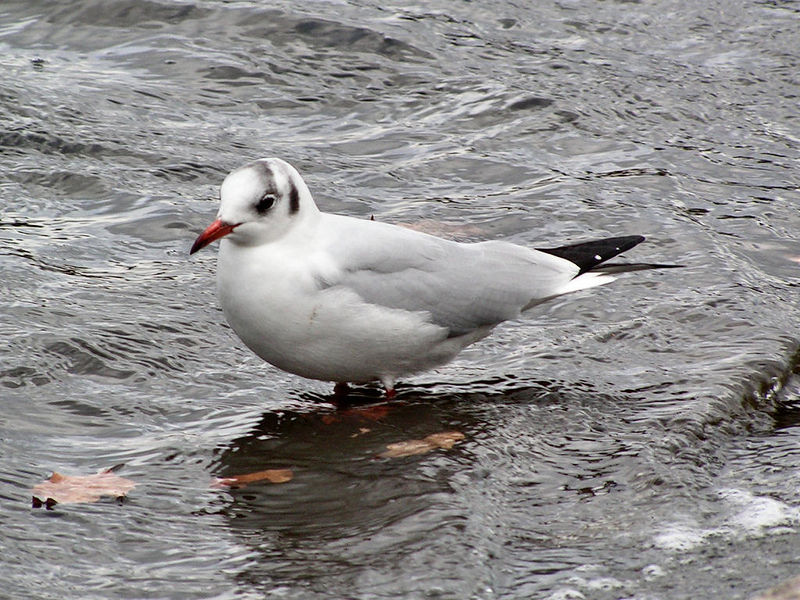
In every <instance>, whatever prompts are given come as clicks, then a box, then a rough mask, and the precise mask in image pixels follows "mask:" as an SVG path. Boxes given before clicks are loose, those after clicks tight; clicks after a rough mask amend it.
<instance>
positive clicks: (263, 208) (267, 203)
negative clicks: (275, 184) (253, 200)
mask: <svg viewBox="0 0 800 600" xmlns="http://www.w3.org/2000/svg"><path fill="white" fill-rule="evenodd" d="M273 204H275V196H274V195H273V194H264V196H263V197H262V198H261V200H259V201H258V204H256V212H258V214H260V215H263V214H264V213H265V212H267V211H268V210H269V209H270V208H272V205H273Z"/></svg>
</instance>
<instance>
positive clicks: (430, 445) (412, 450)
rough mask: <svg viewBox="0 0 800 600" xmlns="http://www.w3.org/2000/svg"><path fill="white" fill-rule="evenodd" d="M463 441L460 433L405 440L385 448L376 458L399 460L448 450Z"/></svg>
mask: <svg viewBox="0 0 800 600" xmlns="http://www.w3.org/2000/svg"><path fill="white" fill-rule="evenodd" d="M463 439H464V434H463V433H461V432H460V431H442V432H441V433H432V434H431V435H428V436H425V437H424V438H422V439H421V440H405V441H402V442H396V443H394V444H389V445H387V446H386V450H385V451H384V452H381V453H380V454H379V455H378V456H380V457H381V458H400V457H403V456H414V455H417V454H425V453H427V452H430V451H432V450H437V449H443V450H450V448H452V447H453V446H454V445H455V444H456V443H457V442H460V441H461V440H463Z"/></svg>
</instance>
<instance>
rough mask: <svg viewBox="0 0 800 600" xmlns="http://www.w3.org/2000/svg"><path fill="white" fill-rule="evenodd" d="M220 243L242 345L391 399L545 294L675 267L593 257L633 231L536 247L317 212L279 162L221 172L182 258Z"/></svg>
mask: <svg viewBox="0 0 800 600" xmlns="http://www.w3.org/2000/svg"><path fill="white" fill-rule="evenodd" d="M220 238H223V239H222V241H221V242H220V248H219V259H218V265H217V291H218V294H219V299H220V302H221V304H222V309H223V311H224V313H225V318H226V319H227V321H228V323H229V324H230V326H231V327H232V328H233V330H234V331H235V332H236V334H237V335H238V336H239V337H240V338H241V339H242V341H243V342H244V343H245V344H246V345H247V346H248V347H249V348H250V349H251V350H253V352H255V353H256V354H257V355H258V356H260V357H261V358H262V359H264V360H265V361H267V362H268V363H270V364H272V365H274V366H276V367H278V368H279V369H282V370H284V371H288V372H290V373H295V374H297V375H301V376H303V377H308V378H310V379H319V380H323V381H332V382H336V383H337V386H336V390H337V391H339V392H341V391H344V390H346V389H347V383H348V382H349V383H367V382H371V381H376V380H377V381H380V382H381V383H382V384H383V386H384V387H385V389H386V393H387V396H388V397H392V396H394V394H395V392H394V386H395V383H396V381H397V380H398V378H399V377H401V376H404V375H409V374H412V373H416V372H419V371H424V370H426V369H430V368H432V367H436V366H438V365H441V364H444V363H446V362H448V361H450V360H452V359H453V358H454V357H455V356H456V355H457V354H458V353H459V352H460V351H461V350H462V349H464V347H466V346H468V345H469V344H472V343H473V342H475V341H477V340H480V339H481V338H483V337H486V336H487V335H489V333H490V332H491V331H492V329H494V327H496V326H497V325H499V324H500V323H502V322H504V321H508V320H510V319H516V318H518V317H520V316H521V315H523V314H524V313H526V312H527V311H528V310H530V309H531V308H533V307H534V306H536V305H538V304H540V303H542V302H544V301H546V300H549V299H551V298H554V297H556V296H561V295H562V294H567V293H569V292H574V291H577V290H583V289H587V288H591V287H595V286H598V285H602V284H604V283H608V282H610V281H613V280H614V279H615V278H614V277H613V275H612V274H615V273H620V272H625V271H635V270H639V269H646V268H658V267H664V266H672V265H650V264H616V265H610V264H604V263H605V261H606V260H608V259H610V258H612V257H614V256H616V255H617V254H620V253H621V252H624V251H625V250H628V249H630V248H632V247H633V246H635V245H636V244H638V243H640V242H642V241H643V240H644V238H643V237H642V236H625V237H615V238H609V239H604V240H598V241H592V242H586V243H581V244H573V245H569V246H562V247H559V248H550V249H543V250H533V249H529V248H524V247H522V246H518V245H515V244H511V243H508V242H503V241H487V242H479V243H459V242H454V241H450V240H445V239H442V238H438V237H434V236H431V235H427V234H425V233H420V232H418V231H413V230H411V229H407V228H404V227H400V226H397V225H390V224H387V223H380V222H376V221H372V220H364V219H357V218H353V217H346V216H340V215H334V214H329V213H324V212H321V211H320V210H319V209H318V208H317V205H316V204H315V203H314V199H313V198H312V196H311V192H309V190H308V187H307V186H306V183H305V182H304V181H303V179H302V177H300V174H299V173H298V172H297V171H296V170H295V168H294V167H292V166H291V165H290V164H289V163H287V162H285V161H283V160H281V159H278V158H265V159H261V160H257V161H255V162H253V163H250V164H248V165H245V166H244V167H241V168H239V169H236V170H235V171H233V172H231V173H230V174H229V175H228V176H227V177H226V178H225V180H224V181H223V182H222V187H221V189H220V208H219V212H218V213H217V218H216V220H215V221H214V222H213V223H211V225H209V226H208V228H207V229H206V230H205V231H203V233H201V234H200V235H199V236H198V238H197V240H196V241H195V242H194V245H193V246H192V249H191V251H190V254H194V253H195V252H197V251H198V250H200V249H201V248H203V247H204V246H207V245H208V244H210V243H211V242H213V241H214V240H217V239H220Z"/></svg>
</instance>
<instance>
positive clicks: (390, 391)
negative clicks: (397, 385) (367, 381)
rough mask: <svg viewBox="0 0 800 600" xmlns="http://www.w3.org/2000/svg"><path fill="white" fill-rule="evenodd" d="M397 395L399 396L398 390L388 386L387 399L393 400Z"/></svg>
mask: <svg viewBox="0 0 800 600" xmlns="http://www.w3.org/2000/svg"><path fill="white" fill-rule="evenodd" d="M395 396H397V391H396V390H395V389H394V388H388V387H387V388H386V399H387V400H391V399H392V398H394V397H395Z"/></svg>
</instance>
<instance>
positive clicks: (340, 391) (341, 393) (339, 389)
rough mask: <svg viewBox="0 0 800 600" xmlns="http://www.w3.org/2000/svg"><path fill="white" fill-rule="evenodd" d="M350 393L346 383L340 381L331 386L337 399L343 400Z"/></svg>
mask: <svg viewBox="0 0 800 600" xmlns="http://www.w3.org/2000/svg"><path fill="white" fill-rule="evenodd" d="M349 393H350V386H349V385H347V382H346V381H340V382H339V383H337V384H336V385H335V386H333V395H334V396H336V397H337V398H344V397H345V396H347V395H348V394H349Z"/></svg>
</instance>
